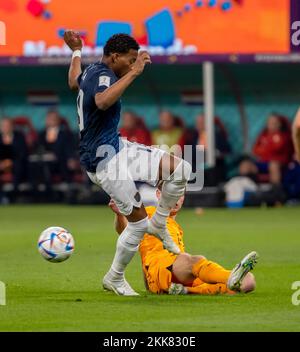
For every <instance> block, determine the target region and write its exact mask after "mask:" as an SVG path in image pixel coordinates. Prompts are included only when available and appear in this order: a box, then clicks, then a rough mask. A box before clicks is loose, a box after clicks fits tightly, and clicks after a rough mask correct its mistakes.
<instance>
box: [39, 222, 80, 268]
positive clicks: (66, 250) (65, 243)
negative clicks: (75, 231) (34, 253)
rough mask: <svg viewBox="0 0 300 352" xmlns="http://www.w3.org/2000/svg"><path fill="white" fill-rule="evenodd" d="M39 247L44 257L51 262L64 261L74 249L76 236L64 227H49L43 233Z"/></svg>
mask: <svg viewBox="0 0 300 352" xmlns="http://www.w3.org/2000/svg"><path fill="white" fill-rule="evenodd" d="M38 249H39V252H40V253H41V255H42V257H43V258H45V259H46V260H48V261H49V262H52V263H59V262H63V261H65V260H67V259H68V258H69V257H70V256H71V254H72V253H73V251H74V238H73V236H72V235H71V234H70V232H68V231H67V230H66V229H64V228H62V227H49V228H47V229H46V230H44V231H43V232H42V233H41V235H40V238H39V241H38Z"/></svg>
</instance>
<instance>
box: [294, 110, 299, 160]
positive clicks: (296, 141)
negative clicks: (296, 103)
mask: <svg viewBox="0 0 300 352" xmlns="http://www.w3.org/2000/svg"><path fill="white" fill-rule="evenodd" d="M292 136H293V142H294V148H295V152H296V159H297V160H298V161H299V162H300V108H299V110H298V111H297V114H296V116H295V120H294V123H293V127H292Z"/></svg>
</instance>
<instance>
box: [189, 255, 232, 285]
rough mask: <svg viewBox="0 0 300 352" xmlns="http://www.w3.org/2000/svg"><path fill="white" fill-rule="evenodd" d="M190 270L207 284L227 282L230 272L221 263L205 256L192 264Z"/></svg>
mask: <svg viewBox="0 0 300 352" xmlns="http://www.w3.org/2000/svg"><path fill="white" fill-rule="evenodd" d="M192 270H193V275H194V276H195V277H198V278H199V279H200V280H201V281H204V282H205V283H208V284H215V283H222V284H227V281H228V278H229V276H230V274H231V271H230V270H226V269H224V268H223V267H222V266H221V265H219V264H217V263H214V262H212V261H209V260H207V259H206V258H203V259H200V260H199V261H198V262H197V263H196V264H194V265H193V268H192Z"/></svg>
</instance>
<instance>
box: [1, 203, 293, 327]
mask: <svg viewBox="0 0 300 352" xmlns="http://www.w3.org/2000/svg"><path fill="white" fill-rule="evenodd" d="M0 219H1V221H0V281H3V282H5V283H6V285H7V305H6V306H0V331H107V332H109V331H124V332H125V331H148V332H151V331H165V332H175V331H191V332H194V331H197V332H198V331H300V305H299V306H295V305H293V304H292V300H291V297H292V294H293V293H294V291H293V290H292V289H291V286H292V283H293V282H294V281H300V269H299V268H300V265H299V264H300V263H299V261H300V257H299V253H300V209H299V208H280V209H249V210H237V211H230V210H206V211H205V212H204V214H203V215H202V216H196V215H195V213H194V211H193V210H183V211H182V213H181V214H180V215H179V216H178V221H179V223H180V224H181V225H182V227H183V228H184V234H185V244H186V251H187V252H190V253H192V254H203V255H205V256H206V257H207V258H209V259H211V260H214V261H216V262H218V263H220V264H222V265H223V266H225V267H226V268H229V269H231V268H232V267H233V266H234V265H235V264H236V262H237V261H239V260H240V259H241V258H242V257H243V256H244V255H245V254H246V253H248V252H250V251H251V250H257V251H258V253H259V254H260V260H259V263H258V265H257V267H256V269H255V271H254V274H255V275H256V279H257V290H256V292H254V293H251V294H247V295H246V294H244V295H236V296H191V295H190V296H168V295H160V296H158V295H152V294H149V293H146V291H145V289H144V287H143V280H142V273H141V266H140V258H139V255H136V257H135V258H134V260H133V262H132V263H131V264H130V266H129V267H128V271H127V274H126V276H127V279H128V281H129V282H130V283H131V284H132V286H133V287H134V288H135V289H136V290H137V291H138V292H139V293H140V297H118V296H115V295H114V294H112V293H109V292H105V291H103V289H102V287H101V285H100V282H101V278H102V277H103V275H104V274H105V272H106V271H107V270H108V268H109V266H110V263H111V261H112V258H113V254H114V249H115V242H116V234H115V233H114V230H113V225H112V224H113V214H112V213H111V211H110V210H109V209H107V208H105V207H79V206H78V207H68V206H44V205H39V206H11V207H2V208H0ZM53 225H58V226H63V227H66V228H68V229H69V230H70V231H71V232H72V233H73V235H74V238H75V242H76V248H75V252H74V254H73V256H72V257H71V258H70V259H69V260H68V261H66V262H64V263H58V264H54V263H48V262H47V261H45V260H44V259H42V258H41V256H40V254H39V253H38V251H37V239H38V236H39V233H40V232H41V231H42V230H43V229H45V228H46V227H48V226H53Z"/></svg>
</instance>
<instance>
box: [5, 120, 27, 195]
mask: <svg viewBox="0 0 300 352" xmlns="http://www.w3.org/2000/svg"><path fill="white" fill-rule="evenodd" d="M27 166H28V149H27V145H26V140H25V137H24V135H23V134H22V133H21V132H17V131H15V130H14V125H13V121H12V120H11V119H8V118H4V119H3V120H2V121H1V123H0V176H1V179H2V180H3V179H5V176H8V177H7V178H6V179H7V180H8V179H9V176H11V177H12V182H13V184H14V189H15V190H17V188H18V185H19V184H20V183H21V182H24V181H25V180H26V179H27Z"/></svg>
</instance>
